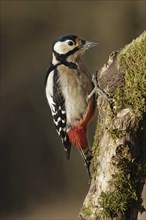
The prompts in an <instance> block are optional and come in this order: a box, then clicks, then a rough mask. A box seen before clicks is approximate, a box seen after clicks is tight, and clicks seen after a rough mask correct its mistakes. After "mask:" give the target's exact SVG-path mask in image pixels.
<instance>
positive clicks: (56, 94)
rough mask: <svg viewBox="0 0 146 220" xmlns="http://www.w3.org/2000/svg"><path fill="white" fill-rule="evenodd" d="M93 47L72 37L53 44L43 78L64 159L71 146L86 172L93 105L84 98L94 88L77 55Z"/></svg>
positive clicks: (91, 44)
mask: <svg viewBox="0 0 146 220" xmlns="http://www.w3.org/2000/svg"><path fill="white" fill-rule="evenodd" d="M96 45H97V43H95V42H90V41H85V40H82V39H80V38H79V37H77V36H75V35H67V36H62V37H59V38H58V39H57V40H56V41H55V42H54V43H53V48H52V56H53V57H52V62H51V65H50V68H49V69H48V71H47V76H46V97H47V100H48V103H49V106H50V109H51V112H52V117H53V120H54V124H55V126H56V131H57V133H58V135H59V136H60V137H61V140H62V143H63V145H64V150H65V152H66V157H67V159H69V158H70V151H71V145H74V146H76V147H77V148H78V149H79V151H80V153H81V155H82V157H83V160H84V162H85V164H86V166H87V168H88V172H89V165H90V160H91V158H92V155H91V151H90V149H89V147H88V142H87V137H86V131H87V126H88V124H89V122H90V120H91V119H92V117H93V115H94V112H95V106H96V102H95V94H93V95H92V96H91V97H90V98H88V95H89V94H90V93H91V91H92V90H93V88H94V85H93V82H92V80H91V78H92V77H91V75H90V74H89V72H88V71H87V70H86V68H85V67H84V65H83V64H82V62H81V55H83V54H84V52H85V51H86V50H87V49H89V48H91V47H94V46H96ZM89 175H90V172H89Z"/></svg>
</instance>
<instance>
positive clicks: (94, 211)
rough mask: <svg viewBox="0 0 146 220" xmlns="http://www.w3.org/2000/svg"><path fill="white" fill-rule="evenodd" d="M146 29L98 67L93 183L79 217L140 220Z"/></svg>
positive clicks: (145, 167)
mask: <svg viewBox="0 0 146 220" xmlns="http://www.w3.org/2000/svg"><path fill="white" fill-rule="evenodd" d="M145 42H146V33H145V32H144V33H143V34H142V35H141V36H140V37H139V38H137V39H136V40H134V41H133V42H132V43H131V44H129V45H126V46H125V47H124V48H123V49H122V50H121V51H119V52H113V53H112V54H111V55H110V57H109V60H108V63H107V64H105V65H104V66H103V67H102V68H101V69H100V70H99V72H98V73H97V81H98V85H99V86H100V88H101V89H102V90H104V91H105V92H106V93H107V94H109V96H110V98H109V99H107V98H106V97H104V96H98V97H97V110H98V120H97V128H96V132H95V139H94V143H93V148H92V151H93V160H92V162H91V175H92V179H91V184H90V188H89V192H88V194H87V196H86V198H85V201H84V204H83V207H82V208H81V211H80V213H79V215H78V219H80V220H98V219H99V220H110V219H114V220H136V219H137V215H138V211H140V210H141V211H142V210H143V207H142V199H141V193H142V189H143V185H144V179H145V177H146V106H145V98H146V68H145Z"/></svg>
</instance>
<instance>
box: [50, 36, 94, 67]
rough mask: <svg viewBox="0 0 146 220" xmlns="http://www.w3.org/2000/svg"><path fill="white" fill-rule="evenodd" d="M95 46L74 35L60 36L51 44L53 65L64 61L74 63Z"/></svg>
mask: <svg viewBox="0 0 146 220" xmlns="http://www.w3.org/2000/svg"><path fill="white" fill-rule="evenodd" d="M97 44H98V43H96V42H91V41H86V40H82V39H80V38H79V37H77V36H76V35H66V36H61V37H59V38H58V39H57V40H56V41H55V42H54V44H53V64H56V63H57V62H63V61H64V60H66V61H72V62H76V61H77V60H78V59H79V58H80V57H81V55H82V54H84V52H85V51H86V50H88V49H89V48H91V47H94V46H96V45H97Z"/></svg>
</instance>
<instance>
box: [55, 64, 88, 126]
mask: <svg viewBox="0 0 146 220" xmlns="http://www.w3.org/2000/svg"><path fill="white" fill-rule="evenodd" d="M59 68H60V70H59V72H62V71H64V73H63V74H60V78H59V82H60V84H61V87H62V88H63V96H64V98H65V108H66V116H67V125H74V124H76V123H78V122H79V119H80V118H81V116H82V115H83V114H84V113H85V111H86V109H87V104H88V103H87V101H86V97H87V94H88V92H87V89H86V85H83V82H82V81H81V79H80V77H79V76H77V75H76V74H77V73H76V72H75V70H70V71H69V70H68V68H67V67H64V66H63V67H61V66H60V67H59ZM65 71H66V73H65Z"/></svg>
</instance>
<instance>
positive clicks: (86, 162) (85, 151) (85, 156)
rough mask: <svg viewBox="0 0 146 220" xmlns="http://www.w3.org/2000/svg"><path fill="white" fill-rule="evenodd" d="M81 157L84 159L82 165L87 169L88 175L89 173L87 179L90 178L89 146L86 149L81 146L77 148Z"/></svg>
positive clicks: (90, 156)
mask: <svg viewBox="0 0 146 220" xmlns="http://www.w3.org/2000/svg"><path fill="white" fill-rule="evenodd" d="M78 150H79V152H80V154H81V156H82V159H83V161H84V165H85V166H86V168H87V171H88V175H89V179H90V178H91V173H90V164H91V160H92V158H93V156H92V153H91V151H90V150H89V148H86V149H82V148H78Z"/></svg>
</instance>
